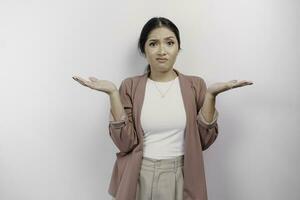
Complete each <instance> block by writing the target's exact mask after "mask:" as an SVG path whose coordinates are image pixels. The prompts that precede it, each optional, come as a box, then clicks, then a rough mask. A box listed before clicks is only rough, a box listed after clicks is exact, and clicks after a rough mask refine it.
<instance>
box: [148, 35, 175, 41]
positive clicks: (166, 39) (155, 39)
mask: <svg viewBox="0 0 300 200" xmlns="http://www.w3.org/2000/svg"><path fill="white" fill-rule="evenodd" d="M170 38H174V37H173V36H169V37H166V38H165V40H167V39H170ZM157 40H158V39H150V40H149V41H157Z"/></svg>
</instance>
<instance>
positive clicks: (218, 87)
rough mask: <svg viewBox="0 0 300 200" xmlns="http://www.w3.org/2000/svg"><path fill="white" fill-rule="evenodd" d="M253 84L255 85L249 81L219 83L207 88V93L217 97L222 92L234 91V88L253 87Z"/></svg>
mask: <svg viewBox="0 0 300 200" xmlns="http://www.w3.org/2000/svg"><path fill="white" fill-rule="evenodd" d="M252 84H253V82H252V81H247V80H242V81H237V80H231V81H228V82H219V83H214V84H212V85H210V86H209V87H208V88H207V92H208V93H210V94H211V95H213V96H217V95H218V94H219V93H221V92H225V91H227V90H230V89H233V88H238V87H243V86H246V85H252Z"/></svg>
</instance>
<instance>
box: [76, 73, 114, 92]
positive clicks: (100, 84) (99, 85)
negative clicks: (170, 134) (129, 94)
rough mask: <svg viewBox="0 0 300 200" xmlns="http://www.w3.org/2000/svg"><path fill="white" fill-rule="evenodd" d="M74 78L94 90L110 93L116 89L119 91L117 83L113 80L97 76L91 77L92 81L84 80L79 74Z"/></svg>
mask: <svg viewBox="0 0 300 200" xmlns="http://www.w3.org/2000/svg"><path fill="white" fill-rule="evenodd" d="M72 78H73V79H74V80H75V81H77V82H78V83H80V84H81V85H83V86H86V87H89V88H91V89H93V90H98V91H101V92H105V93H107V94H108V95H110V94H112V93H113V92H114V91H118V89H117V87H116V86H115V84H114V83H112V82H111V81H107V80H98V79H97V78H95V77H89V80H90V81H87V80H84V79H83V78H80V77H78V76H73V77H72Z"/></svg>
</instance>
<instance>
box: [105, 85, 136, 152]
mask: <svg viewBox="0 0 300 200" xmlns="http://www.w3.org/2000/svg"><path fill="white" fill-rule="evenodd" d="M130 91H131V90H130V88H129V84H128V81H126V80H123V81H122V83H121V85H120V87H119V94H120V99H121V102H122V105H123V108H124V110H125V113H124V114H123V115H122V117H121V119H120V120H115V119H114V117H113V115H112V111H111V109H110V120H109V135H110V137H111V139H112V140H113V142H114V144H115V145H116V146H117V148H118V149H119V150H120V152H124V153H128V152H130V151H131V150H132V149H134V147H136V146H137V145H138V137H137V133H136V130H135V127H134V124H133V121H132V104H133V102H132V97H131V93H130Z"/></svg>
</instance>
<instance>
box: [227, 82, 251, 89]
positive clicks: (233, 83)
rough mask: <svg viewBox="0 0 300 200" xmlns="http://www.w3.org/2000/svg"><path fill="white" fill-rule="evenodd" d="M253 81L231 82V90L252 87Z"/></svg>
mask: <svg viewBox="0 0 300 200" xmlns="http://www.w3.org/2000/svg"><path fill="white" fill-rule="evenodd" d="M252 84H253V82H252V81H247V80H242V81H236V80H234V81H229V87H230V89H231V88H237V87H243V86H246V85H252Z"/></svg>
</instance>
